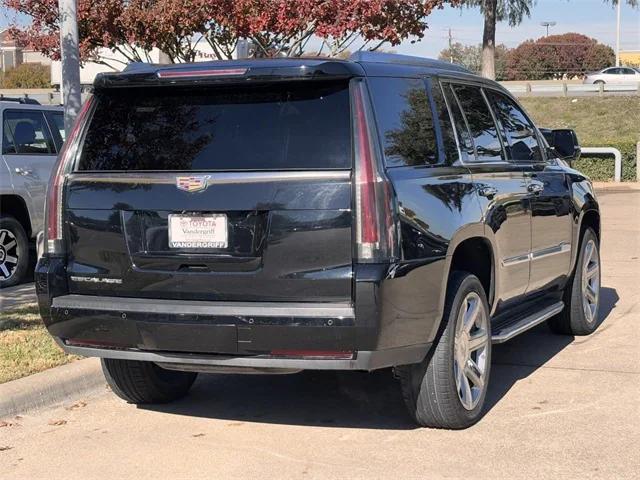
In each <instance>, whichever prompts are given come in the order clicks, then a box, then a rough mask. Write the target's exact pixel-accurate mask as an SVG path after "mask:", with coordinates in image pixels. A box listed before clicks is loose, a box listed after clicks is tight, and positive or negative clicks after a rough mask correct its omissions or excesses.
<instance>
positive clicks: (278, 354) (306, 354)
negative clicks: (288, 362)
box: [271, 350, 353, 360]
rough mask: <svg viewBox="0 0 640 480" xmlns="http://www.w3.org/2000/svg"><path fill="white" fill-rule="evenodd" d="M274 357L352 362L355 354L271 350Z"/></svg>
mask: <svg viewBox="0 0 640 480" xmlns="http://www.w3.org/2000/svg"><path fill="white" fill-rule="evenodd" d="M271 355H273V356H274V357H288V358H322V359H326V360H331V359H333V360H351V359H352V358H353V352H349V351H342V350H271Z"/></svg>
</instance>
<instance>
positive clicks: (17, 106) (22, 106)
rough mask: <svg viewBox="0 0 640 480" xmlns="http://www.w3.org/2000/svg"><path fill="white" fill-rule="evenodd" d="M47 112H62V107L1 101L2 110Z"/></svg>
mask: <svg viewBox="0 0 640 480" xmlns="http://www.w3.org/2000/svg"><path fill="white" fill-rule="evenodd" d="M7 109H11V110H47V111H53V112H62V111H64V108H63V107H62V105H34V104H32V103H20V102H15V101H7V100H0V110H7Z"/></svg>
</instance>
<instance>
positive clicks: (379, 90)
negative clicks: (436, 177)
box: [369, 78, 438, 167]
mask: <svg viewBox="0 0 640 480" xmlns="http://www.w3.org/2000/svg"><path fill="white" fill-rule="evenodd" d="M369 88H370V89H371V94H372V98H373V106H374V109H375V114H376V120H377V124H378V130H379V132H380V136H381V140H382V145H383V147H384V158H385V164H386V165H387V166H388V167H400V166H407V165H410V166H415V165H427V164H435V163H437V162H438V148H437V143H436V135H435V131H434V125H433V116H432V114H431V107H430V105H429V99H428V97H427V92H426V89H425V85H424V82H423V81H422V80H418V79H410V78H370V79H369Z"/></svg>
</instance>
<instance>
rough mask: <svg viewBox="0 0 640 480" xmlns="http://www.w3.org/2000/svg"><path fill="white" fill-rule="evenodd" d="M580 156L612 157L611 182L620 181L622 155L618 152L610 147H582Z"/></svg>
mask: <svg viewBox="0 0 640 480" xmlns="http://www.w3.org/2000/svg"><path fill="white" fill-rule="evenodd" d="M582 154H584V155H587V156H588V155H597V156H600V155H613V157H614V159H615V167H614V173H613V180H614V181H615V182H621V181H622V154H621V153H620V150H618V149H617V148H612V147H582Z"/></svg>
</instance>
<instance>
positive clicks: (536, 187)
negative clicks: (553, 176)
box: [527, 183, 544, 195]
mask: <svg viewBox="0 0 640 480" xmlns="http://www.w3.org/2000/svg"><path fill="white" fill-rule="evenodd" d="M527 190H528V191H529V193H533V194H535V195H538V194H539V193H540V192H542V191H543V190H544V185H542V184H541V183H530V184H529V186H528V187H527Z"/></svg>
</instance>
